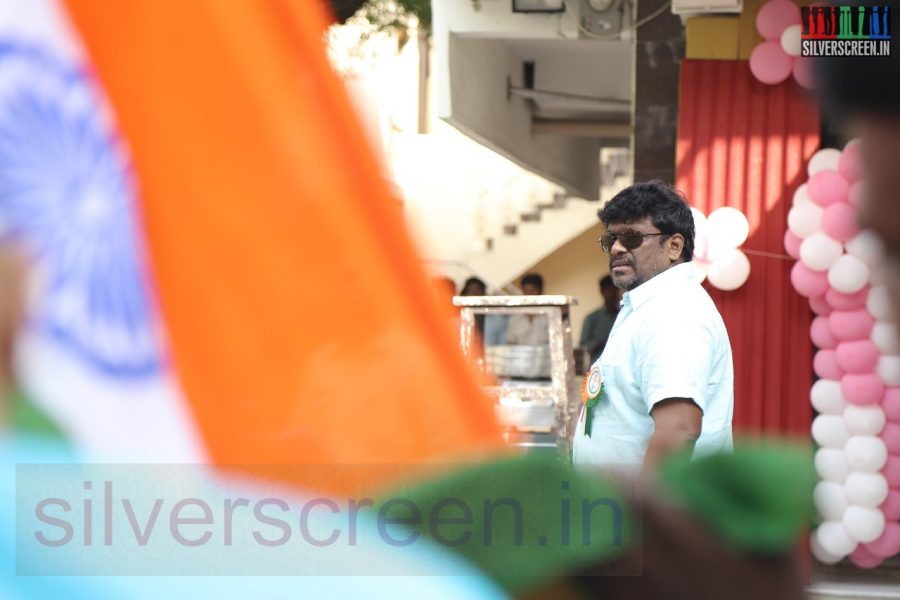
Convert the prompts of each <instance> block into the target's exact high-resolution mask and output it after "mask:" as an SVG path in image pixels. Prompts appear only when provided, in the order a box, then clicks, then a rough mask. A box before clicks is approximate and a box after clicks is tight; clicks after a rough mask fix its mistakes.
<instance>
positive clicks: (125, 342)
mask: <svg viewBox="0 0 900 600" xmlns="http://www.w3.org/2000/svg"><path fill="white" fill-rule="evenodd" d="M97 90H98V88H97V87H96V83H95V82H94V81H93V80H92V79H91V78H90V77H89V76H88V75H87V74H86V73H85V72H83V71H81V70H80V69H78V68H77V67H76V66H75V65H71V64H67V63H66V62H64V61H62V60H60V59H58V58H56V57H53V56H51V55H49V54H47V53H45V52H42V51H41V50H39V49H35V48H26V47H22V46H17V45H14V44H4V43H2V42H0V224H2V230H3V232H4V235H5V236H6V237H12V238H14V239H15V240H17V241H18V242H21V244H22V245H23V246H24V247H25V248H27V250H28V251H29V253H30V257H31V258H32V259H33V261H34V265H35V267H36V269H35V271H36V273H37V274H38V278H37V281H38V284H37V285H38V289H37V290H36V291H37V294H36V298H35V304H34V306H33V312H32V321H31V324H30V325H31V327H33V328H36V329H37V330H39V331H40V332H41V333H43V334H45V335H49V336H51V337H52V338H53V339H55V340H57V341H58V342H59V343H60V344H61V345H62V346H63V347H65V348H67V349H68V350H69V351H71V352H73V353H75V354H76V355H77V356H79V357H80V358H81V359H82V360H83V361H85V362H86V363H88V364H90V365H92V366H93V367H94V368H96V369H99V370H100V371H102V372H104V373H105V374H108V375H113V376H117V377H140V376H146V375H151V374H155V373H157V372H158V371H159V369H160V367H161V362H162V356H161V350H160V348H161V343H160V336H159V335H158V332H157V330H156V328H155V323H154V318H153V316H154V314H153V310H152V302H151V300H150V294H149V286H148V284H147V279H146V272H145V265H144V260H143V253H142V246H141V243H140V238H139V235H138V227H137V224H136V222H135V216H134V211H135V204H136V194H135V186H134V182H133V178H132V174H131V172H130V167H129V161H128V158H127V153H126V152H125V150H124V148H123V146H122V144H121V141H120V140H119V139H118V137H117V134H116V130H115V125H114V122H113V118H112V115H111V114H110V112H109V110H108V109H107V108H106V105H105V104H104V103H103V102H102V101H101V99H100V96H99V93H98V91H97Z"/></svg>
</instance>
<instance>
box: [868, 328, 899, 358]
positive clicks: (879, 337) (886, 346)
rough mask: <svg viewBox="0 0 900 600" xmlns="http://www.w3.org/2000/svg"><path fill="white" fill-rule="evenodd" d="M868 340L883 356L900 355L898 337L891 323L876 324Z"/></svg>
mask: <svg viewBox="0 0 900 600" xmlns="http://www.w3.org/2000/svg"><path fill="white" fill-rule="evenodd" d="M869 339H871V340H872V343H873V344H875V346H877V347H878V349H879V350H881V352H882V353H883V354H900V337H897V329H896V328H895V327H894V324H893V323H878V322H876V323H875V326H874V327H873V328H872V335H871V336H869Z"/></svg>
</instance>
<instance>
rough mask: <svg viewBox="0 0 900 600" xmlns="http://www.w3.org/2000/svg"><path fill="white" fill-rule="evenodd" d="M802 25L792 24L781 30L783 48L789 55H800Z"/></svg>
mask: <svg viewBox="0 0 900 600" xmlns="http://www.w3.org/2000/svg"><path fill="white" fill-rule="evenodd" d="M800 46H801V45H800V26H799V25H791V26H790V27H786V28H785V30H784V31H782V32H781V48H782V49H783V50H784V52H785V53H786V54H787V55H788V56H800Z"/></svg>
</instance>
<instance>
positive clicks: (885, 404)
mask: <svg viewBox="0 0 900 600" xmlns="http://www.w3.org/2000/svg"><path fill="white" fill-rule="evenodd" d="M881 409H882V410H884V416H885V417H887V420H888V421H893V422H895V423H900V388H895V387H890V388H888V389H886V390H884V397H883V398H882V399H881ZM898 487H900V486H898Z"/></svg>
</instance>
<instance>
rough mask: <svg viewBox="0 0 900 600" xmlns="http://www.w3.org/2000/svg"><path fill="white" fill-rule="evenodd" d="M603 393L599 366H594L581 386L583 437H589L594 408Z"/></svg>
mask: <svg viewBox="0 0 900 600" xmlns="http://www.w3.org/2000/svg"><path fill="white" fill-rule="evenodd" d="M601 392H603V374H602V373H601V372H600V365H594V366H593V367H591V370H590V371H588V374H587V375H585V376H584V383H583V384H582V386H581V403H582V404H584V415H585V416H584V435H586V436H588V437H591V425H592V424H593V416H594V407H595V406H597V404H599V403H600V396H601V395H602V394H601Z"/></svg>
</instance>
